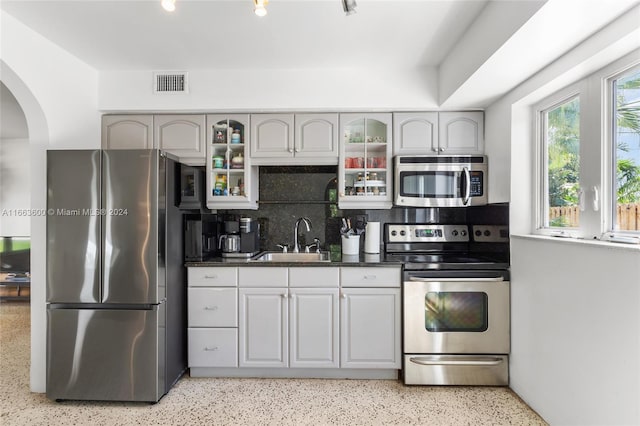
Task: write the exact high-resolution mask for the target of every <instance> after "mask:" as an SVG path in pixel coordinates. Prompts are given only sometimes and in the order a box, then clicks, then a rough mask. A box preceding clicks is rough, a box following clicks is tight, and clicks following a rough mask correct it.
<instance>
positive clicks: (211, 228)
mask: <svg viewBox="0 0 640 426" xmlns="http://www.w3.org/2000/svg"><path fill="white" fill-rule="evenodd" d="M217 219H218V218H217V216H216V215H215V214H199V213H193V214H186V215H184V260H185V261H187V262H192V261H202V260H206V259H210V258H212V257H214V256H215V254H216V242H217V241H218V220H217Z"/></svg>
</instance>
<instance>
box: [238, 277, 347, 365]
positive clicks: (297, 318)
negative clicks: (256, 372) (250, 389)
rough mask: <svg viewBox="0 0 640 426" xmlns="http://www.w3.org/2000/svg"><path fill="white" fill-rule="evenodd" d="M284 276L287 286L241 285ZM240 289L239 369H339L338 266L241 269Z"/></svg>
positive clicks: (275, 279)
mask: <svg viewBox="0 0 640 426" xmlns="http://www.w3.org/2000/svg"><path fill="white" fill-rule="evenodd" d="M282 269H284V271H283V270H282ZM283 272H286V273H287V275H285V276H286V277H287V278H286V284H288V285H287V287H284V286H283V287H275V288H267V287H253V288H244V287H242V286H243V285H245V284H246V285H251V284H256V283H257V282H258V281H257V277H259V276H262V277H263V280H262V283H263V284H268V283H269V282H270V283H272V285H274V284H275V283H283V274H282V273H283ZM266 277H271V279H270V280H269V279H264V278H266ZM240 286H241V288H240V293H239V294H240V297H239V307H238V313H239V335H240V341H239V353H240V361H239V364H240V367H280V368H282V367H291V368H337V367H339V366H340V361H339V351H338V345H339V338H338V336H339V328H338V321H339V313H338V312H339V304H338V296H339V290H338V286H339V275H338V269H337V268H304V267H300V268H288V269H287V268H266V269H265V268H240ZM305 286H306V287H305ZM308 286H313V287H311V288H310V287H308ZM316 286H324V287H318V288H315V287H316Z"/></svg>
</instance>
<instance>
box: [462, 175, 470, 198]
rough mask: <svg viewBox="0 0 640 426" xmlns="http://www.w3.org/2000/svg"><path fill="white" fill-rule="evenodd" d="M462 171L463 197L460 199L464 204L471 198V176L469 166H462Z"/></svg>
mask: <svg viewBox="0 0 640 426" xmlns="http://www.w3.org/2000/svg"><path fill="white" fill-rule="evenodd" d="M462 171H463V172H464V183H465V185H464V198H463V199H462V204H464V205H465V206H466V205H467V204H469V200H470V199H471V176H470V175H469V168H468V167H463V168H462Z"/></svg>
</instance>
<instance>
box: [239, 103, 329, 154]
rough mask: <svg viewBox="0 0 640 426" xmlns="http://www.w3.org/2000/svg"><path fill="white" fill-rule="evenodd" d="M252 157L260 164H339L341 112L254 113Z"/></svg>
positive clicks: (252, 120) (252, 118)
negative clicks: (339, 116)
mask: <svg viewBox="0 0 640 426" xmlns="http://www.w3.org/2000/svg"><path fill="white" fill-rule="evenodd" d="M251 159H252V161H253V164H258V165H314V164H338V115H337V114H332V113H326V114H252V115H251Z"/></svg>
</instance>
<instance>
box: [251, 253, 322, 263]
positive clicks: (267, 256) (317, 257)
mask: <svg viewBox="0 0 640 426" xmlns="http://www.w3.org/2000/svg"><path fill="white" fill-rule="evenodd" d="M251 260H252V261H256V262H331V256H330V253H329V252H328V251H321V252H320V253H317V252H311V253H283V252H281V251H263V252H261V253H259V254H257V255H256V256H255V257H253V258H252V259H251Z"/></svg>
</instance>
